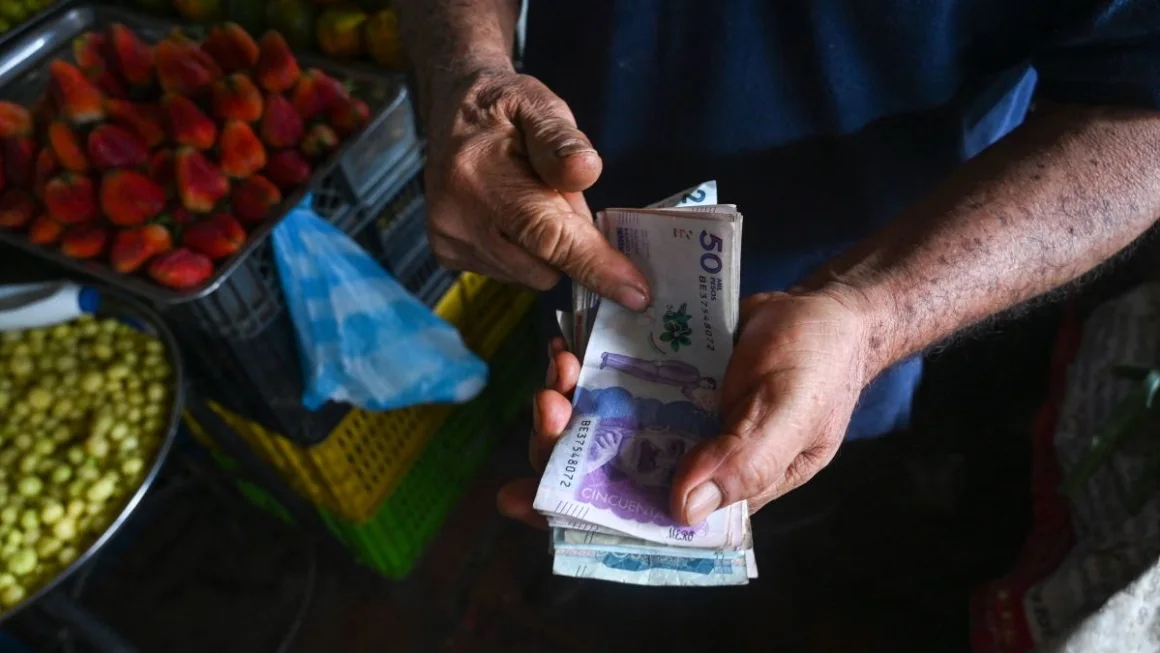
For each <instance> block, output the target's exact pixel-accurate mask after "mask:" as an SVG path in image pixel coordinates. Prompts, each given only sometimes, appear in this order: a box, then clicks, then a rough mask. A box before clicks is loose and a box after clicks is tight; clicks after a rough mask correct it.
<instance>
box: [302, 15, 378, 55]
mask: <svg viewBox="0 0 1160 653" xmlns="http://www.w3.org/2000/svg"><path fill="white" fill-rule="evenodd" d="M366 22H367V15H366V14H365V13H363V12H362V11H361V10H359V9H348V8H331V9H327V10H326V11H325V12H323V14H322V16H321V17H320V18H319V19H318V27H317V30H316V32H315V36H316V37H317V39H318V47H319V48H320V49H321V50H322V51H323V52H325V53H326V54H328V55H330V56H332V57H345V58H355V57H359V56H361V55H362V54H363V24H365V23H366Z"/></svg>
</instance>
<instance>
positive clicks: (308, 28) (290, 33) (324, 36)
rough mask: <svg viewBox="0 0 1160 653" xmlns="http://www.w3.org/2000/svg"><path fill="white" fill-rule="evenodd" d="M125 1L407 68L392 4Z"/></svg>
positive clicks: (362, 0)
mask: <svg viewBox="0 0 1160 653" xmlns="http://www.w3.org/2000/svg"><path fill="white" fill-rule="evenodd" d="M0 1H3V0H0ZM29 1H31V0H29ZM125 1H126V2H129V3H130V4H132V5H133V6H135V7H136V8H138V9H142V10H145V11H147V12H149V13H152V14H158V15H164V16H178V17H180V18H181V19H183V20H184V21H189V22H192V23H199V24H203V25H212V24H215V23H220V22H223V21H230V22H234V23H237V24H239V25H241V26H242V27H243V28H245V30H246V31H248V32H249V33H251V34H261V33H263V32H265V31H266V30H267V29H272V30H276V31H278V32H281V33H282V35H283V36H284V37H285V38H286V41H287V42H288V43H290V45H291V46H292V47H293V48H294V49H295V51H296V52H297V51H299V50H302V49H307V50H319V51H321V52H323V53H324V54H326V55H328V56H330V57H334V58H336V59H370V60H371V61H374V62H375V63H377V64H379V65H380V66H384V67H387V68H391V69H394V70H401V69H403V68H404V67H406V59H405V56H404V54H403V47H402V42H401V41H400V39H399V25H398V20H397V19H396V17H395V12H394V11H392V10H391V9H390V7H388V6H387V4H388V2H387V0H358V2H350V1H348V0H125Z"/></svg>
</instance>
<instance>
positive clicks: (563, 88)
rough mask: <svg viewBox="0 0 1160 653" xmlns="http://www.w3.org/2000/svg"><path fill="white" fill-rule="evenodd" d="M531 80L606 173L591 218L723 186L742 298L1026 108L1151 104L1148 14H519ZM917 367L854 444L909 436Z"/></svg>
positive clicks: (731, 1)
mask: <svg viewBox="0 0 1160 653" xmlns="http://www.w3.org/2000/svg"><path fill="white" fill-rule="evenodd" d="M525 67H526V71H527V72H528V73H530V74H532V75H535V76H536V77H538V78H540V79H541V80H542V81H544V82H545V83H546V84H547V85H548V86H549V88H551V89H552V90H554V91H555V92H556V93H557V94H559V95H560V96H561V97H562V98H563V99H564V100H565V101H566V102H568V104H569V106H570V107H571V108H572V111H573V113H574V114H575V115H576V119H577V123H578V124H579V126H580V128H581V129H582V130H583V131H584V132H585V133H586V134H587V135H588V136H589V137H590V138H591V139H592V141H593V143H594V144H595V146H596V148H597V149H598V150H599V152H600V154H601V156H602V157H603V159H604V173H603V175H602V177H601V179H600V181H599V182H598V183H597V184H596V186H595V187H593V189H592V190H591V191H590V192H589V193H588V194H587V197H588V202H589V204H590V205H591V206H593V207H594V208H598V207H605V206H614V205H616V206H642V205H645V204H648V203H651V202H654V201H656V200H657V199H659V198H661V197H665V196H668V195H669V194H671V193H673V192H675V191H677V190H680V189H681V188H685V187H687V186H691V185H694V184H697V183H700V182H702V181H705V180H708V179H716V180H717V181H718V187H719V195H720V199H721V201H722V202H727V203H731V204H737V205H738V206H739V208H740V209H741V211H742V212H743V213H744V214H745V233H744V244H743V250H742V252H743V257H742V292H743V294H749V293H753V292H757V291H762V290H775V289H784V288H786V287H788V286H790V285H792V284H793V283H794V282H796V281H798V280H800V279H801V278H802V277H803V276H805V275H806V274H808V273H809V271H811V270H812V269H814V268H815V267H816V266H818V265H819V264H821V263H823V262H824V261H826V260H828V259H829V258H831V257H832V256H834V255H836V254H837V253H839V252H840V251H842V250H843V249H845V248H847V247H849V246H850V245H851V244H852V243H854V242H856V241H858V240H860V239H862V238H864V237H866V236H867V235H869V234H870V233H871V232H872V231H873V230H875V229H876V228H878V227H881V226H882V225H883V224H884V223H885V222H887V221H888V220H890V219H891V218H892V217H894V216H895V215H896V214H898V212H899V211H900V210H902V209H903V208H904V207H906V206H907V205H908V204H910V203H912V202H914V201H915V200H916V199H917V198H918V197H920V196H921V195H922V194H924V193H926V192H927V191H929V190H930V189H931V188H932V187H933V186H934V185H935V184H936V183H938V182H939V180H941V179H943V178H944V177H945V176H946V175H947V174H948V173H950V172H951V171H952V170H953V169H954V168H955V167H956V166H958V165H959V164H960V163H962V162H963V161H965V160H966V159H968V158H970V157H972V156H974V155H975V154H977V153H978V152H979V151H981V150H982V149H984V148H986V147H987V146H989V145H991V144H992V143H994V142H995V141H997V140H998V139H1000V138H1001V137H1002V136H1003V135H1005V134H1006V133H1007V132H1009V131H1010V130H1011V129H1013V128H1014V127H1016V126H1017V125H1018V124H1019V123H1020V122H1021V121H1022V120H1023V119H1024V116H1025V115H1026V114H1027V112H1028V109H1029V107H1030V106H1031V103H1032V101H1033V99H1034V98H1036V97H1037V96H1038V97H1042V98H1044V99H1050V100H1054V101H1060V102H1070V103H1086V104H1131V105H1137V106H1145V107H1160V0H1098V1H1093V0H702V1H698V0H597V1H596V2H567V1H564V0H531V2H530V4H529V8H528V29H527V44H526V50H525ZM920 371H921V363H920V362H919V361H918V360H917V359H916V360H913V361H908V362H907V363H905V364H903V365H901V366H900V367H898V368H896V369H894V370H892V371H890V372H889V373H887V374H884V376H883V377H882V378H880V379H879V380H878V381H876V382H875V384H874V385H872V386H871V388H869V389H868V390H867V391H866V393H865V394H864V396H863V401H862V405H861V407H860V409H859V412H858V415H856V419H855V423H854V425H853V426H852V428H851V432H850V434H849V437H858V436H863V435H877V434H880V433H882V432H885V431H888V430H891V429H893V428H897V427H901V426H904V425H905V423H906V420H907V418H908V416H909V403H910V396H911V394H912V393H913V390H914V387H915V386H916V385H917V383H918V379H919V374H920Z"/></svg>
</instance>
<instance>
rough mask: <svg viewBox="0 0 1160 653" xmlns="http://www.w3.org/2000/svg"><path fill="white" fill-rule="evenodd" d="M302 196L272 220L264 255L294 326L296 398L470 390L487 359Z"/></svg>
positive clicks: (451, 395) (401, 400)
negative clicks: (269, 254)
mask: <svg viewBox="0 0 1160 653" xmlns="http://www.w3.org/2000/svg"><path fill="white" fill-rule="evenodd" d="M310 200H311V198H310V196H309V195H308V196H307V197H306V199H304V200H303V201H302V203H301V204H299V205H298V207H297V208H295V209H294V210H293V211H291V212H290V215H288V216H286V218H285V219H283V220H282V223H281V224H279V225H278V227H277V228H275V229H274V235H273V238H274V258H275V260H276V261H277V264H278V272H279V274H280V276H281V278H282V289H283V291H284V292H285V295H286V301H287V303H288V304H289V307H290V317H291V319H292V320H293V322H294V327H295V329H296V331H297V332H298V349H299V353H300V356H299V358H300V359H301V360H302V371H303V377H304V379H305V380H306V383H305V385H306V388H305V390H304V391H303V396H302V403H303V405H305V406H306V407H307V408H309V409H310V410H317V409H318V408H320V407H321V406H322V405H323V404H325V403H326V402H327V401H328V400H330V401H338V402H347V403H350V404H353V405H355V406H360V407H362V408H365V409H367V410H393V409H396V408H403V407H405V406H412V405H415V404H423V403H458V402H464V401H467V400H469V399H472V398H473V397H475V396H476V395H478V394H479V392H480V390H482V389H483V387H484V385H486V383H487V365H486V364H485V363H484V362H483V361H481V360H480V359H479V358H478V357H477V356H475V354H473V353H472V352H471V351H470V350H468V349H467V347H466V346H465V345H464V344H463V339H462V338H460V336H459V332H458V331H456V330H455V328H454V327H452V326H451V325H450V324H448V323H447V322H445V321H444V320H442V319H440V318H439V317H438V316H437V315H435V314H434V313H432V312H431V310H430V309H428V308H427V307H426V306H425V305H424V304H423V303H422V302H420V301H419V300H417V299H415V298H414V297H412V296H411V294H410V293H408V292H407V290H406V289H405V288H403V287H402V286H400V285H399V283H398V282H397V281H396V280H395V279H394V278H393V277H391V275H389V274H388V273H387V272H386V271H385V270H383V268H382V267H381V266H380V265H379V264H378V263H377V262H376V261H375V260H374V259H373V258H371V257H370V255H368V254H367V253H366V252H365V251H363V249H362V248H361V247H360V246H359V245H358V244H357V243H355V242H354V241H353V240H351V239H350V237H348V236H347V235H346V234H344V233H342V231H340V230H338V229H337V228H335V227H333V226H331V225H330V224H329V223H328V222H326V221H325V220H323V219H322V218H321V217H319V216H318V215H317V214H315V213H314V211H313V210H312V209H311V208H310V207H311V202H310Z"/></svg>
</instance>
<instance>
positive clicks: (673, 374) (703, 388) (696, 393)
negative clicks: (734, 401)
mask: <svg viewBox="0 0 1160 653" xmlns="http://www.w3.org/2000/svg"><path fill="white" fill-rule="evenodd" d="M606 368H611V369H614V370H616V371H618V372H622V373H624V374H627V375H629V376H632V377H634V378H637V379H640V380H642V381H649V382H652V383H659V384H662V385H671V386H675V387H677V388H680V389H681V394H683V395H685V398H686V399H688V400H689V401H690V402H691V403H692V404H693V405H694V406H696V407H697V408H699V409H701V410H703V411H705V412H706V413H710V414H716V413H717V411H718V410H719V408H720V393H718V392H717V380H716V379H714V378H713V377H711V376H702V375H701V371H700V370H698V369H697V366H696V365H693V364H691V363H686V362H685V361H679V360H653V361H650V360H644V359H641V358H636V357H633V356H628V355H625V354H617V353H614V352H609V351H606V352H603V353H601V354H600V369H602V370H603V369H606Z"/></svg>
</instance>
